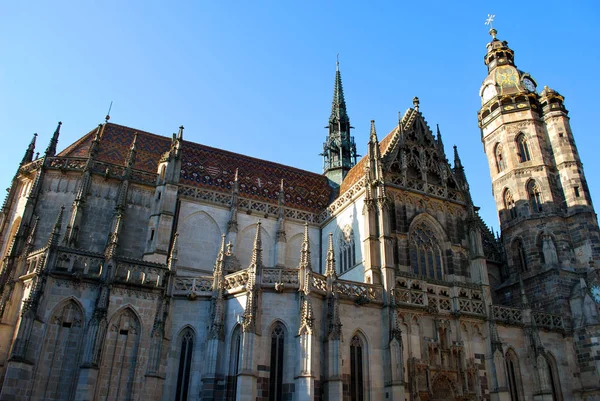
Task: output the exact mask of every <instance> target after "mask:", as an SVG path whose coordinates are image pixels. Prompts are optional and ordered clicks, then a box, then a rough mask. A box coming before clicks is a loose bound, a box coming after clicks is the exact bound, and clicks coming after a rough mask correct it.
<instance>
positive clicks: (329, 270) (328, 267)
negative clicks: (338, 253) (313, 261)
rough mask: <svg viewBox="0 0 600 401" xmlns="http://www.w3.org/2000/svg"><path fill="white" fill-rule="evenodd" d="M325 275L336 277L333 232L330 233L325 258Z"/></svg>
mask: <svg viewBox="0 0 600 401" xmlns="http://www.w3.org/2000/svg"><path fill="white" fill-rule="evenodd" d="M325 276H327V277H334V278H335V252H334V250H333V233H329V241H328V244H327V258H326V260H325Z"/></svg>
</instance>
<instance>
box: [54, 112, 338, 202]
mask: <svg viewBox="0 0 600 401" xmlns="http://www.w3.org/2000/svg"><path fill="white" fill-rule="evenodd" d="M95 132H96V129H94V130H92V131H90V132H89V133H88V134H86V135H85V136H83V137H82V138H81V139H79V140H78V141H76V142H75V143H74V144H72V145H71V146H69V147H67V148H66V149H65V150H63V151H62V152H61V153H60V155H59V156H63V157H64V156H68V157H86V156H87V154H88V150H89V147H90V144H91V141H92V139H93V137H94V134H95ZM136 132H137V134H138V138H137V142H136V149H137V152H136V160H135V164H134V166H133V167H134V168H135V169H139V170H143V171H146V172H149V173H156V172H157V166H158V163H159V161H160V158H161V156H162V155H163V154H164V153H165V152H167V151H168V150H169V149H170V147H171V138H168V137H164V136H159V135H155V134H151V133H149V132H144V131H140V130H135V129H133V128H129V127H125V126H122V125H117V124H113V123H108V124H106V127H105V129H104V132H103V134H102V139H101V141H100V146H99V149H98V155H97V157H96V159H97V160H99V161H102V162H107V163H112V164H117V165H123V164H124V161H125V159H126V157H127V154H128V152H129V147H130V146H131V142H132V141H133V136H134V134H135V133H136ZM182 157H183V159H182V164H181V176H180V181H179V182H180V183H181V184H183V185H190V186H195V187H201V188H210V189H214V190H217V191H221V192H225V193H230V192H231V186H232V184H233V178H234V175H235V170H236V169H238V170H239V183H240V194H241V196H243V197H245V198H251V199H256V200H260V201H263V202H269V203H274V204H277V200H278V195H279V187H280V182H281V179H283V181H284V192H285V205H286V206H287V207H292V208H297V209H302V210H307V211H311V212H320V211H322V210H323V209H324V208H325V207H327V205H328V204H329V201H330V198H331V194H332V189H331V187H329V184H328V181H327V177H325V176H323V175H320V174H316V173H312V172H309V171H305V170H300V169H297V168H294V167H290V166H285V165H282V164H278V163H273V162H269V161H266V160H261V159H256V158H253V157H250V156H245V155H241V154H237V153H233V152H228V151H226V150H222V149H216V148H212V147H209V146H205V145H201V144H197V143H193V142H188V141H183V147H182Z"/></svg>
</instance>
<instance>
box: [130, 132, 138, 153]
mask: <svg viewBox="0 0 600 401" xmlns="http://www.w3.org/2000/svg"><path fill="white" fill-rule="evenodd" d="M137 137H138V133H137V132H136V133H134V134H133V142H131V147H130V149H131V150H136V149H137Z"/></svg>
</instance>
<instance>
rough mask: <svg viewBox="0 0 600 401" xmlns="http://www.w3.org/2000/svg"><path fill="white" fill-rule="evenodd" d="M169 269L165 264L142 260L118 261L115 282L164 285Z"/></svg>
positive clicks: (153, 285)
mask: <svg viewBox="0 0 600 401" xmlns="http://www.w3.org/2000/svg"><path fill="white" fill-rule="evenodd" d="M167 272H168V269H167V268H166V267H165V266H164V265H159V264H155V263H150V262H145V261H142V260H139V261H138V260H136V261H130V260H121V261H119V262H117V266H116V270H115V276H114V280H115V282H118V283H119V282H120V283H128V284H138V285H143V286H146V287H164V285H165V275H166V273H167Z"/></svg>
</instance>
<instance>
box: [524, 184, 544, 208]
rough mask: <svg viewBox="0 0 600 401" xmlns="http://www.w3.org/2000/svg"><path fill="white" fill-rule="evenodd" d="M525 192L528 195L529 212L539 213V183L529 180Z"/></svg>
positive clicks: (540, 199) (540, 204) (540, 202)
mask: <svg viewBox="0 0 600 401" xmlns="http://www.w3.org/2000/svg"><path fill="white" fill-rule="evenodd" d="M527 194H528V196H529V207H530V208H531V213H532V214H533V213H539V212H541V211H542V194H541V191H540V187H539V185H538V184H537V183H536V182H535V181H533V180H531V181H529V182H528V183H527Z"/></svg>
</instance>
